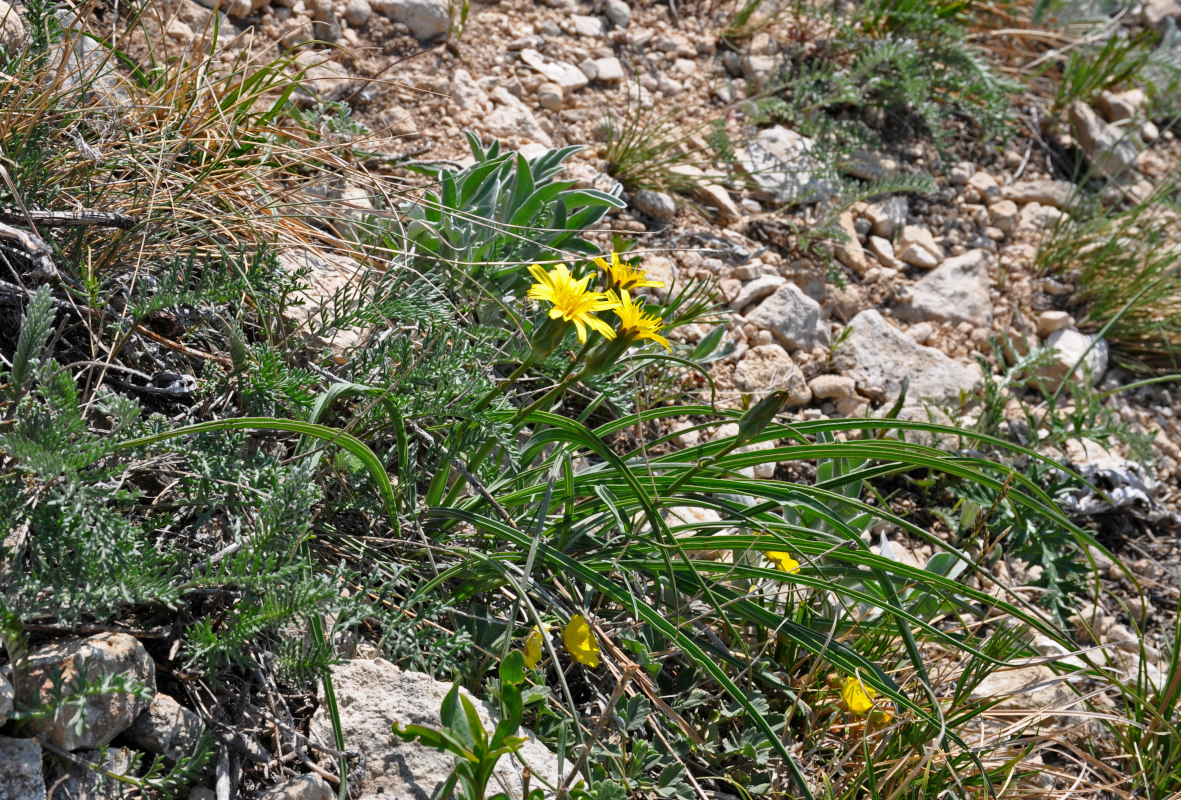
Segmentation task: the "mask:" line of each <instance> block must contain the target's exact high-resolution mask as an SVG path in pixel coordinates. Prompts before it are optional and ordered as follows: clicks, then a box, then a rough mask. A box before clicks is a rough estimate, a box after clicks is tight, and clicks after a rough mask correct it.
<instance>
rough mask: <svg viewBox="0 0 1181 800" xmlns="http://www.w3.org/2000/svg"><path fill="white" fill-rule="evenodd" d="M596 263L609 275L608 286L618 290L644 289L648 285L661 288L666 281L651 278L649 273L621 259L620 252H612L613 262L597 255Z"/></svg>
mask: <svg viewBox="0 0 1181 800" xmlns="http://www.w3.org/2000/svg"><path fill="white" fill-rule="evenodd" d="M595 263H596V264H598V265H599V269H601V270H603V272H604V273H606V275H607V287H608V288H610V289H615V290H617V291H624V290H627V289H643V288H644V287H646V286H651V287H653V288H656V289H659V288H661V287H663V286H664V281H654V280H649V278H648V274H647V273H646V272H644V270H642V269H635V268H634V267H632V266H631V265H630V264H625V263H624V262H622V261H620V260H619V253H612V254H611V262H610V263H608V262H607V261H606V259H602V258H599V257H598V256H595Z"/></svg>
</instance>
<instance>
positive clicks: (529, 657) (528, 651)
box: [522, 628, 543, 669]
mask: <svg viewBox="0 0 1181 800" xmlns="http://www.w3.org/2000/svg"><path fill="white" fill-rule="evenodd" d="M542 643H543V639H542V636H541V631H539V630H538V629H537V628H534V629H533V631H532V632H531V633H530V634H529V636H528V637H526V639H525V646H524V647H523V648H522V651H523V653H524V655H525V666H527V667H528V668H529V669H533V668H534V667H536V666H537V664H538V663H539V662H540V661H541V645H542Z"/></svg>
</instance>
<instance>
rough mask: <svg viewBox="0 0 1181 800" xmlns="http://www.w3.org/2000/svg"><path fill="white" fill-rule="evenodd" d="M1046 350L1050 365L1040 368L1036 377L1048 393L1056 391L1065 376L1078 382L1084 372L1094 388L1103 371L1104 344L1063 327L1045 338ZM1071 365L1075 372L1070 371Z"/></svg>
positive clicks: (1065, 378)
mask: <svg viewBox="0 0 1181 800" xmlns="http://www.w3.org/2000/svg"><path fill="white" fill-rule="evenodd" d="M1092 343H1094V346H1093V347H1092ZM1046 347H1047V348H1051V349H1052V350H1053V351H1054V362H1053V363H1051V364H1048V365H1046V366H1044V367H1042V368H1041V369H1040V370H1039V371H1038V374H1039V375H1041V376H1042V377H1043V378H1045V379H1046V380H1047V382H1048V384H1049V388H1050V389H1051V390H1052V389H1057V388H1058V386H1059V385H1060V384H1061V383H1062V381H1064V380H1067V379H1068V376H1069V379H1070V380H1082V379H1083V373H1084V372H1086V373H1090V381H1091V385H1092V386H1094V385H1095V384H1097V383H1098V382H1099V381H1100V380H1102V378H1103V373H1105V372H1107V342H1106V341H1105V340H1103V339H1099V338H1098V337H1097V336H1093V335H1087V334H1085V333H1079V332H1078V331H1072V330H1070V329H1066V328H1064V329H1062V330H1057V331H1054V332H1053V333H1051V334H1050V335H1049V336H1048V337H1046ZM1088 348H1089V349H1088ZM1084 352H1085V353H1086V356H1085V357H1084V356H1083V353H1084ZM1080 360H1081V361H1082V363H1081V364H1080V363H1079V361H1080ZM1075 364H1079V366H1078V369H1077V370H1074V369H1073V368H1074V365H1075ZM1072 370H1073V371H1072Z"/></svg>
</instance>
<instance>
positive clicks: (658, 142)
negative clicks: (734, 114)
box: [604, 84, 728, 195]
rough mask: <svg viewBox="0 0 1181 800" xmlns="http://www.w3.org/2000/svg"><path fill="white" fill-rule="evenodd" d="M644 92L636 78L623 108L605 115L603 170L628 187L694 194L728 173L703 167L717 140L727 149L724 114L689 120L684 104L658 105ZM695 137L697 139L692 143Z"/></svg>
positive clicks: (721, 147)
mask: <svg viewBox="0 0 1181 800" xmlns="http://www.w3.org/2000/svg"><path fill="white" fill-rule="evenodd" d="M642 95H643V93H642V92H641V91H640V87H639V85H638V84H637V85H636V91H635V92H634V93H632V92H629V93H628V102H627V106H626V107H625V109H624V111H623V113H622V114H615V113H609V114H608V116H607V121H606V123H605V130H604V138H605V140H606V153H605V157H606V159H607V174H609V175H610V176H611V177H613V178H615V179H616V180H617V181H619V182H620V183H621V184H623V186H624V188H625V189H627V190H628V191H629V192H638V191H640V190H642V189H652V190H655V191H661V192H676V193H679V194H685V195H692V194H698V193H700V192H701V189H702V186H703V184H708V183H720V182H724V181H725V180H726V176H724V175H720V174H716V173H715V174H708V170H703V169H702V167H704V166H708V165H709V164H710V163H711V162H712V161H713V156H714V155H715V154H716V152H717V150H718V149H719V145H720V149H722V150H725V149H726V144H725V143H728V140H726V138H725V135H724V134H725V126H724V119H723V118H721V117H719V118H718V119H715V120H707V121H705V122H701V121H689V119H688V116H689V115H688V113H687V109H683V108H674V109H671V110H669V111H659V110H657V108H656V107H655V106H653V105H646V104H645V103H644V102H643V97H642ZM719 124H720V125H721V127H719ZM719 132H720V134H721V135H720V136H719ZM695 139H700V140H701V143H700V144H694V143H693V142H694V140H695ZM710 142H713V143H714V146H711V144H710ZM686 167H688V168H690V169H685V168H686Z"/></svg>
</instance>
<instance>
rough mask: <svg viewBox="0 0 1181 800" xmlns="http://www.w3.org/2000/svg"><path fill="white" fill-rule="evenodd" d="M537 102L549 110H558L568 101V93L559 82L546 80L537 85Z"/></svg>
mask: <svg viewBox="0 0 1181 800" xmlns="http://www.w3.org/2000/svg"><path fill="white" fill-rule="evenodd" d="M537 103H538V105H540V106H541V107H542V108H544V109H546V110H547V111H558V110H560V109H561V108H562V106H563V105H565V103H566V93H565V92H563V91H562V87H561V86H558V84H556V83H551V82H549V81H546V82H545V83H543V84H541V85H540V86H538V87H537Z"/></svg>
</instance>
